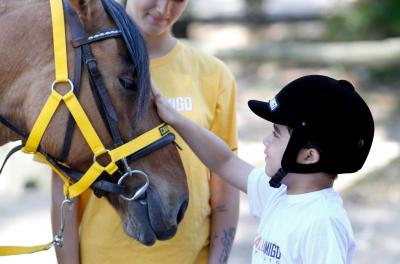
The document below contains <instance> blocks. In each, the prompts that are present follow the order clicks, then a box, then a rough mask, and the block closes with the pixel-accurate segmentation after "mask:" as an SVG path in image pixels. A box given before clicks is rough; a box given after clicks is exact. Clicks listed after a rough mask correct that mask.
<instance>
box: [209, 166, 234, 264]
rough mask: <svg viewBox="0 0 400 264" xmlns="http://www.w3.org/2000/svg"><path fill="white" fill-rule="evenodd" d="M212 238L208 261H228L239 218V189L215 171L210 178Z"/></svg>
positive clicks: (211, 263) (212, 262)
mask: <svg viewBox="0 0 400 264" xmlns="http://www.w3.org/2000/svg"><path fill="white" fill-rule="evenodd" d="M210 192H211V195H210V200H211V201H210V203H211V232H210V233H211V238H210V253H209V257H208V263H209V264H214V263H218V264H220V263H227V262H228V258H229V254H230V251H231V249H232V244H233V240H234V238H235V234H236V227H237V223H238V218H239V204H240V203H239V201H240V199H239V190H238V189H236V188H234V187H233V186H232V185H230V184H228V183H227V182H225V181H224V180H223V179H222V178H221V177H219V176H218V175H217V174H215V173H211V179H210Z"/></svg>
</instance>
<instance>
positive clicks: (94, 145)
mask: <svg viewBox="0 0 400 264" xmlns="http://www.w3.org/2000/svg"><path fill="white" fill-rule="evenodd" d="M111 1H113V0H111ZM64 3H66V4H68V3H67V2H64ZM50 9H51V16H52V25H53V47H54V62H55V76H56V78H55V81H54V82H53V83H52V84H51V87H50V90H51V93H50V95H49V97H48V98H47V101H46V102H45V104H44V106H43V108H42V110H41V111H40V113H39V116H38V117H37V119H36V121H35V123H34V125H33V128H32V130H31V132H30V134H29V136H27V140H26V143H25V145H24V146H23V148H22V151H23V152H24V153H28V154H34V155H35V156H36V157H38V158H39V159H40V160H41V161H43V162H45V163H47V164H48V165H49V166H50V167H51V168H52V169H53V170H54V172H55V173H56V174H57V175H58V176H60V178H61V179H62V180H63V181H64V194H65V199H64V201H63V202H62V204H61V219H60V222H61V223H60V230H59V232H58V234H57V235H55V236H54V238H53V241H52V242H50V243H47V244H43V245H38V246H32V247H19V246H16V247H15V246H1V247H0V256H6V255H17V254H27V253H34V252H38V251H42V250H47V249H49V248H51V247H52V246H59V247H62V245H63V239H64V227H65V215H64V213H65V212H64V210H65V206H66V205H67V204H68V205H71V204H72V201H71V200H70V199H71V198H74V197H77V196H79V195H80V194H82V193H83V192H84V191H85V190H87V189H88V188H89V187H91V186H92V185H93V186H100V187H102V189H101V188H100V189H101V190H109V189H113V190H117V191H116V192H117V193H119V195H120V197H121V198H122V199H124V200H126V201H132V200H137V199H139V198H140V197H142V195H143V194H144V193H145V192H146V189H147V188H148V186H149V178H148V176H147V174H146V173H145V172H143V171H140V170H132V169H131V168H130V167H129V165H128V162H127V160H128V159H129V160H134V159H137V158H138V157H140V156H142V155H144V154H146V153H149V152H151V151H153V150H155V149H157V148H160V147H162V146H164V145H166V144H169V143H172V142H174V139H175V137H174V135H173V134H172V133H171V132H170V130H169V127H168V125H167V124H165V123H163V124H160V125H158V126H157V127H155V128H153V129H151V130H149V131H147V132H145V133H144V134H142V135H140V136H138V137H137V138H134V139H132V140H130V141H128V142H126V143H123V142H121V143H120V144H117V146H116V147H115V148H114V149H111V150H109V149H107V148H105V146H104V145H103V143H102V142H101V140H100V138H99V136H98V135H97V133H96V131H95V129H94V127H93V125H92V123H91V122H90V120H89V118H88V116H87V115H86V113H85V111H84V110H83V108H82V106H81V104H80V103H79V101H78V99H77V97H76V95H75V94H74V88H75V87H74V83H76V82H75V80H74V82H71V81H70V80H69V78H68V67H67V50H66V39H65V32H66V31H65V25H64V9H63V0H50ZM73 16H76V14H75V15H73ZM120 35H121V31H120V30H118V29H112V30H102V31H100V32H99V33H98V34H96V35H94V36H90V37H88V38H86V39H85V38H80V39H75V40H73V45H74V46H75V45H85V44H88V43H91V42H93V41H96V40H102V39H106V38H109V37H119V36H120ZM85 60H86V61H87V63H89V62H92V61H93V62H96V60H95V58H89V59H87V58H86V59H85ZM79 69H80V66H79ZM89 71H90V70H89ZM89 73H90V72H89ZM78 79H79V81H78V82H77V83H78V85H76V86H77V87H76V88H77V89H78V88H79V82H80V77H78ZM59 83H68V84H69V88H70V89H69V91H68V92H66V93H65V94H64V95H62V94H60V93H59V92H57V90H56V89H55V87H56V85H57V84H59ZM61 102H64V104H65V105H66V106H67V108H68V110H69V112H70V114H71V115H72V117H73V119H74V121H75V122H76V124H77V126H78V128H79V130H80V131H81V133H82V135H83V137H84V139H85V141H86V142H87V143H88V145H89V147H90V149H91V151H92V152H93V163H92V165H91V166H90V167H89V168H88V169H87V171H86V172H85V173H84V174H83V176H81V177H80V178H79V179H78V180H76V181H75V182H73V183H72V181H71V178H73V177H69V175H67V173H66V171H68V170H69V169H70V168H69V167H67V166H65V165H64V164H62V162H59V161H57V160H56V159H54V158H52V157H51V156H50V155H48V154H47V153H45V152H43V150H42V149H41V148H40V142H41V139H42V137H43V135H44V133H45V131H46V128H47V127H48V125H49V123H50V122H51V119H52V117H53V116H54V114H55V112H56V110H57V109H58V106H59V105H60V103H61ZM0 121H1V122H2V123H4V124H6V125H7V126H8V127H10V128H11V129H13V130H14V131H17V132H18V134H20V135H22V136H23V137H25V133H23V132H21V131H20V130H19V129H18V128H16V127H15V126H14V125H12V123H11V122H9V121H8V120H7V119H5V118H3V117H1V119H0ZM19 132H21V133H19ZM112 136H113V138H114V136H115V135H112ZM116 136H117V137H119V132H117V135H116ZM18 148H20V147H19V146H18ZM15 149H17V148H15ZM14 152H15V151H13V153H14ZM103 154H107V155H108V156H109V158H110V161H109V163H108V164H107V165H105V166H103V165H101V164H100V163H99V162H98V161H97V158H98V157H99V156H102V155H103ZM9 156H11V155H8V157H9ZM8 157H7V159H8ZM7 159H6V160H7ZM117 162H121V163H122V164H123V167H124V169H125V173H124V174H123V175H122V176H121V177H120V178H119V180H118V184H114V185H115V186H112V187H110V186H107V184H109V185H113V184H112V183H104V182H103V181H96V180H98V178H99V177H100V176H101V175H102V174H104V173H106V174H108V175H110V176H112V175H113V174H114V173H115V172H116V171H117V170H118V169H119V167H118V165H117ZM3 166H4V164H3ZM0 172H1V170H0ZM134 175H137V176H141V177H143V178H144V180H145V183H144V185H143V186H141V187H140V188H139V189H138V190H137V191H136V192H135V193H134V194H133V195H132V196H131V197H128V196H126V195H125V194H124V192H123V190H124V187H123V183H124V180H125V179H126V178H127V177H131V176H134Z"/></svg>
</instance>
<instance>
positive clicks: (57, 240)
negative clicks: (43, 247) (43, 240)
mask: <svg viewBox="0 0 400 264" xmlns="http://www.w3.org/2000/svg"><path fill="white" fill-rule="evenodd" d="M66 204H69V206H70V207H71V206H72V205H73V202H72V201H71V199H69V198H68V197H67V196H65V197H64V201H62V203H61V206H60V209H61V215H60V230H59V231H58V234H57V235H55V236H54V238H53V241H52V242H51V243H52V244H53V245H54V246H58V247H62V246H63V244H64V228H65V215H64V209H65V205H66Z"/></svg>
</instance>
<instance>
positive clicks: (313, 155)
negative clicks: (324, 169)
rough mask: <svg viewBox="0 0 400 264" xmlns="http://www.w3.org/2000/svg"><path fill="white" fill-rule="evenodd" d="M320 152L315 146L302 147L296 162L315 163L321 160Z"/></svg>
mask: <svg viewBox="0 0 400 264" xmlns="http://www.w3.org/2000/svg"><path fill="white" fill-rule="evenodd" d="M320 158H321V157H320V154H319V152H318V150H317V149H315V148H302V149H300V151H299V154H298V155H297V160H296V162H297V163H299V164H314V163H317V162H318V161H319V160H320Z"/></svg>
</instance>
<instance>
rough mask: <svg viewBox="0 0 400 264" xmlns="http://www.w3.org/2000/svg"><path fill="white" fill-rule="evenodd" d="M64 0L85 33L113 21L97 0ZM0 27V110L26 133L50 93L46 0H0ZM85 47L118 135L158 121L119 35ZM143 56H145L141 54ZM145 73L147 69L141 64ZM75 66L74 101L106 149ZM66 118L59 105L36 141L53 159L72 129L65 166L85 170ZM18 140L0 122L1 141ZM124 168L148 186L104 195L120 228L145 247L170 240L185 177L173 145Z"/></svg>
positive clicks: (181, 208)
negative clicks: (139, 192) (132, 196)
mask: <svg viewBox="0 0 400 264" xmlns="http://www.w3.org/2000/svg"><path fill="white" fill-rule="evenodd" d="M69 2H70V4H71V6H72V7H73V9H74V10H75V11H76V12H77V13H78V14H79V18H80V20H81V22H82V23H83V26H84V29H85V31H86V32H97V31H99V30H101V29H104V28H110V27H115V23H114V21H113V19H111V17H110V16H109V15H108V14H107V13H106V12H105V10H104V9H103V6H102V3H101V1H100V0H98V1H97V0H76V1H69ZM0 25H1V26H0V27H1V30H0V115H1V116H2V117H4V118H6V119H7V120H9V121H10V122H11V123H13V124H14V125H15V126H16V127H18V128H19V129H20V130H21V131H25V132H26V133H29V132H30V131H31V129H32V127H33V125H34V123H35V121H36V118H37V116H38V115H39V112H40V110H41V109H42V107H43V105H44V103H45V101H46V99H47V98H48V96H49V94H50V85H51V83H52V82H53V80H54V75H55V73H54V60H53V40H52V23H51V13H50V7H49V1H48V0H1V2H0ZM67 31H68V33H67V34H66V35H67V51H68V52H67V54H68V62H69V63H68V71H69V75H70V76H71V75H73V72H74V69H73V68H74V48H73V47H72V45H71V41H70V40H71V34H70V28H68V27H67ZM140 41H143V39H141V40H140ZM143 46H144V47H145V45H143ZM91 48H92V53H93V55H94V57H95V58H96V61H97V64H98V68H99V70H100V72H101V75H102V80H103V82H104V85H105V87H106V90H107V91H108V94H109V96H110V99H111V102H112V105H113V106H114V108H115V112H116V114H117V117H118V120H119V123H118V129H119V131H120V132H121V137H122V140H123V141H124V142H127V141H129V140H131V139H133V138H135V137H137V136H139V135H141V134H142V133H144V132H146V131H148V130H150V129H152V128H154V127H155V126H157V125H158V124H160V123H161V120H160V118H159V117H158V115H157V112H156V109H155V106H154V103H153V98H152V94H151V91H150V83H149V79H147V80H144V81H145V82H146V83H145V84H143V83H139V80H138V77H137V72H138V69H137V68H138V67H139V66H140V65H135V64H134V62H133V60H132V56H130V55H129V54H130V53H129V51H128V49H127V47H126V45H125V44H124V39H122V38H110V39H106V40H103V41H99V42H95V43H92V44H91ZM138 52H142V53H143V52H146V50H139V51H138ZM142 55H143V54H142ZM144 55H146V58H147V53H146V54H144ZM142 71H143V69H142ZM144 71H147V74H148V68H147V69H146V68H145V69H144ZM82 72H83V73H82V80H81V89H80V94H79V101H80V103H81V105H82V106H83V108H84V110H85V112H86V113H87V115H88V117H89V119H90V120H91V123H92V125H93V127H94V128H95V130H96V132H97V134H98V135H99V137H100V139H101V141H102V142H103V144H104V145H105V146H106V147H107V148H109V149H113V148H114V146H113V140H112V137H111V136H110V133H109V131H108V129H107V126H106V125H105V123H104V121H103V119H102V116H101V113H100V111H99V110H98V107H97V106H96V102H95V100H94V99H93V97H94V95H93V93H92V91H91V88H90V85H89V77H88V73H87V71H86V70H83V71H82ZM138 106H139V107H138ZM68 116H69V113H68V110H67V108H66V107H65V105H61V106H60V107H59V108H58V109H57V112H56V114H55V116H54V117H53V119H52V121H51V123H50V125H49V126H48V128H47V130H46V132H45V134H44V137H43V138H42V141H41V144H40V147H41V149H42V150H43V151H45V152H46V153H48V154H49V155H51V156H53V157H57V156H58V155H59V154H60V152H62V149H63V144H64V139H65V137H66V133H72V141H71V147H70V150H69V152H68V155H67V156H66V157H65V160H64V161H65V163H66V164H68V165H69V166H70V167H71V168H73V169H75V170H79V171H82V172H84V171H86V170H87V169H88V167H89V166H90V165H91V164H92V162H93V153H92V152H91V150H90V148H89V147H88V145H87V144H86V143H85V140H84V138H83V136H82V134H81V132H80V130H79V129H78V128H77V127H76V126H75V127H74V129H73V132H72V131H70V132H65V131H66V126H67V122H68V121H67V120H68ZM20 139H22V138H21V136H19V135H17V134H16V133H14V132H12V131H11V130H10V129H8V128H7V127H5V126H3V125H1V124H0V145H3V144H5V143H7V142H10V141H14V140H20ZM129 166H130V167H131V168H134V169H138V170H141V171H145V172H146V173H147V174H148V175H149V180H150V185H149V188H148V189H147V191H146V194H145V196H144V198H143V199H142V200H141V201H137V200H135V201H126V200H124V199H122V198H121V197H120V196H119V195H116V194H112V193H106V194H105V196H106V197H107V199H108V200H109V202H110V203H111V204H112V205H113V206H114V207H115V209H116V210H117V211H118V212H119V214H120V216H121V219H122V221H123V223H124V229H125V232H126V233H127V234H128V235H129V236H131V237H133V238H135V239H137V240H139V241H140V242H142V243H143V244H147V245H151V244H153V243H154V242H155V240H156V239H161V240H164V239H169V238H171V237H172V236H173V235H174V234H175V232H176V229H177V225H178V223H179V221H180V220H181V219H182V217H183V214H184V212H185V210H186V206H187V202H188V189H187V182H186V175H185V173H184V170H183V167H182V163H181V161H180V158H179V154H178V152H177V150H176V147H175V146H174V144H168V145H167V146H164V147H162V148H160V149H157V150H155V151H152V152H151V153H148V154H146V155H145V157H143V158H140V159H138V160H134V161H130V162H129ZM138 181H140V180H137V179H136V178H135V177H129V178H128V179H127V180H124V183H125V184H126V185H127V187H128V189H129V190H136V189H137V188H138V185H139V184H141V183H140V182H138Z"/></svg>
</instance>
